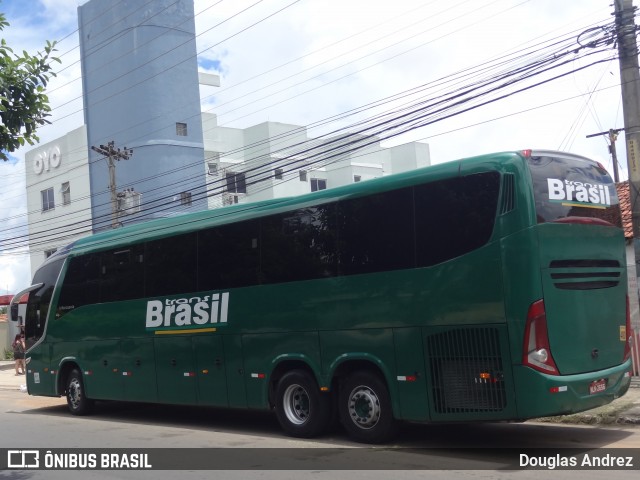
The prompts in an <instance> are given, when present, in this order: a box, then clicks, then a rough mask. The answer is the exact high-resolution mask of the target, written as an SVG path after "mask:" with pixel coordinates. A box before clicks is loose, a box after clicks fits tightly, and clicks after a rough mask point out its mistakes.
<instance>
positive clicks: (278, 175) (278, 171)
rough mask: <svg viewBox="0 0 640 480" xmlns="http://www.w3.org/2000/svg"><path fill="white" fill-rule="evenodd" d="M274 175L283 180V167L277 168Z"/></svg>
mask: <svg viewBox="0 0 640 480" xmlns="http://www.w3.org/2000/svg"><path fill="white" fill-rule="evenodd" d="M274 172H275V173H274V177H275V179H276V180H282V169H281V168H276V169H275V171H274Z"/></svg>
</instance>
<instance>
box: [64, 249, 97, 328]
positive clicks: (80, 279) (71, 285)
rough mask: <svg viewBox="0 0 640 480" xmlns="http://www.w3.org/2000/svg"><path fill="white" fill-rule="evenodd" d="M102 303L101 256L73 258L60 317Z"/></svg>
mask: <svg viewBox="0 0 640 480" xmlns="http://www.w3.org/2000/svg"><path fill="white" fill-rule="evenodd" d="M98 302H100V256H99V255H97V254H89V255H82V256H80V257H75V258H72V259H71V260H70V262H69V266H68V267H67V273H66V275H65V277H64V282H63V284H62V289H61V291H60V300H59V301H58V315H59V316H62V315H64V314H65V313H67V312H69V311H71V310H73V309H75V308H78V307H81V306H83V305H90V304H92V303H98Z"/></svg>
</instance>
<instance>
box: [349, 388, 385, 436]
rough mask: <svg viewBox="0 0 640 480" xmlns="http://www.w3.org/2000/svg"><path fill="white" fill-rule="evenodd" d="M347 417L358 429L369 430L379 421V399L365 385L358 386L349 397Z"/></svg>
mask: <svg viewBox="0 0 640 480" xmlns="http://www.w3.org/2000/svg"><path fill="white" fill-rule="evenodd" d="M348 408H349V417H350V418H351V420H352V421H353V423H354V424H356V425H357V426H358V427H359V428H362V429H363V430H369V429H371V428H373V427H375V426H376V425H377V424H378V422H379V421H380V414H381V413H382V410H381V408H380V399H379V398H378V395H376V392H374V391H373V390H371V389H370V388H369V387H367V386H366V385H360V386H358V387H356V388H354V389H353V390H351V394H350V395H349V406H348Z"/></svg>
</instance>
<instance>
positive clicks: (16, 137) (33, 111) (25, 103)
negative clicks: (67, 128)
mask: <svg viewBox="0 0 640 480" xmlns="http://www.w3.org/2000/svg"><path fill="white" fill-rule="evenodd" d="M7 26H9V23H8V22H7V21H6V17H5V16H4V14H2V13H0V31H1V30H4V28H5V27H7ZM55 44H56V42H53V43H52V42H49V41H47V44H46V46H45V47H44V53H43V52H38V53H37V54H36V55H33V56H32V55H29V54H28V53H27V52H26V51H23V52H22V55H17V54H15V53H13V50H12V49H11V48H9V46H8V45H7V43H6V41H5V40H4V39H1V41H0V119H1V120H2V124H0V159H2V160H4V161H7V160H8V159H9V157H8V156H7V154H6V153H5V152H13V151H15V150H16V149H18V148H19V147H21V146H22V145H24V144H25V143H28V144H29V145H34V144H35V143H36V142H37V141H39V138H38V136H37V135H36V129H37V128H38V127H40V126H41V125H45V124H47V123H51V122H49V121H48V120H47V117H49V116H50V115H51V114H50V113H49V112H50V111H51V108H50V107H49V99H48V97H47V96H46V95H45V94H44V89H45V87H46V86H47V82H48V81H49V78H50V77H55V72H53V70H52V67H51V64H52V63H53V62H58V63H60V60H59V59H58V58H55V57H52V56H51V55H52V53H53V52H55V51H56V50H55V48H54V47H55Z"/></svg>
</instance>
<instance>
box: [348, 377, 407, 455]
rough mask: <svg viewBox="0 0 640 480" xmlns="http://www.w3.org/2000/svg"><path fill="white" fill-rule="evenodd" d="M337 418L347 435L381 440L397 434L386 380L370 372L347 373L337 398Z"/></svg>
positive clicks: (361, 438)
mask: <svg viewBox="0 0 640 480" xmlns="http://www.w3.org/2000/svg"><path fill="white" fill-rule="evenodd" d="M338 413H339V415H340V421H341V422H342V426H343V427H344V428H345V430H346V431H347V433H348V434H349V436H351V437H352V438H353V439H354V440H357V441H359V442H363V443H383V442H386V441H388V440H390V439H391V438H393V436H394V435H395V434H396V431H397V426H398V425H397V422H396V419H395V418H394V417H393V409H392V408H391V397H390V396H389V390H388V389H387V386H386V384H385V382H384V381H383V380H382V379H381V378H380V376H379V375H376V374H374V373H370V372H355V373H353V374H352V375H350V376H349V377H347V378H346V379H345V381H344V383H343V384H342V386H341V388H340V394H339V398H338Z"/></svg>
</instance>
